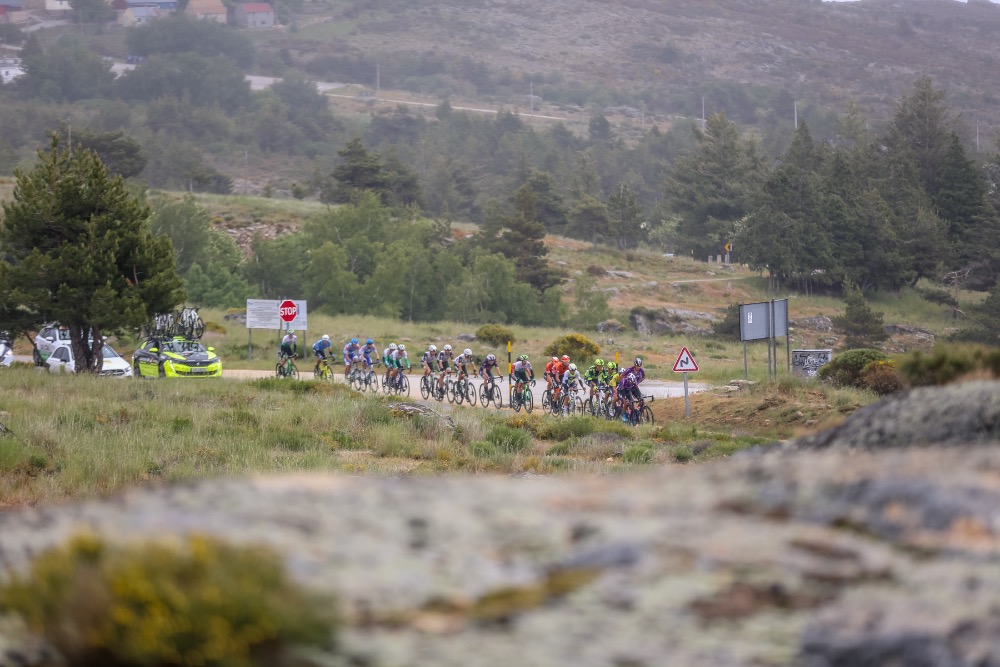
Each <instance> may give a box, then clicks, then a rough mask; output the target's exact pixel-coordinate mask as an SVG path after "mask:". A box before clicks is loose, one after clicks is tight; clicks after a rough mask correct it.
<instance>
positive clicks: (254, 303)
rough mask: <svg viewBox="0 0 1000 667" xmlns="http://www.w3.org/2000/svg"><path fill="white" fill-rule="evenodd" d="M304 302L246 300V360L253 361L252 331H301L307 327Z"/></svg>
mask: <svg viewBox="0 0 1000 667" xmlns="http://www.w3.org/2000/svg"><path fill="white" fill-rule="evenodd" d="M308 324H309V322H308V318H307V309H306V302H305V301H303V300H299V299H281V300H280V301H279V300H277V299H247V359H253V340H252V336H253V330H254V329H271V330H274V329H277V330H278V331H279V332H281V331H290V330H292V329H294V330H296V331H302V332H303V335H304V332H305V331H306V329H308V328H309V326H308Z"/></svg>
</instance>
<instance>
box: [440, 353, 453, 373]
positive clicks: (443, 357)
mask: <svg viewBox="0 0 1000 667" xmlns="http://www.w3.org/2000/svg"><path fill="white" fill-rule="evenodd" d="M451 360H452V356H451V352H448V351H447V350H441V351H440V352H438V356H437V362H438V365H439V367H440V368H441V370H443V371H446V370H448V365H449V364H450V363H451Z"/></svg>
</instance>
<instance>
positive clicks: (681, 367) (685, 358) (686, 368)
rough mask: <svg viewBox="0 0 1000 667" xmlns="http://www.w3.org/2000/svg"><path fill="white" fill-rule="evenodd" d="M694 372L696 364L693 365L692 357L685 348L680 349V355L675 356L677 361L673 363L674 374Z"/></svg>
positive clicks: (696, 367)
mask: <svg viewBox="0 0 1000 667" xmlns="http://www.w3.org/2000/svg"><path fill="white" fill-rule="evenodd" d="M696 370H698V364H696V363H695V361H694V357H692V356H691V353H690V352H688V349H687V347H682V348H681V353H680V354H678V355H677V361H675V362H674V372H675V373H693V372H695V371H696Z"/></svg>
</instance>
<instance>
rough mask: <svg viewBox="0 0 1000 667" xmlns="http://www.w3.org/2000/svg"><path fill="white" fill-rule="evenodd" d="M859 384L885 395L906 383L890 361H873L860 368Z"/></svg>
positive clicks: (897, 389)
mask: <svg viewBox="0 0 1000 667" xmlns="http://www.w3.org/2000/svg"><path fill="white" fill-rule="evenodd" d="M860 383H861V386H862V387H863V388H864V389H870V390H871V391H873V392H875V393H876V394H878V395H879V396H887V395H888V394H894V393H896V392H897V391H899V390H901V389H902V388H903V387H904V386H906V384H905V383H904V382H903V376H901V375H900V374H899V371H897V370H896V367H895V366H894V365H893V363H892V362H891V361H873V362H871V363H870V364H868V365H867V366H865V367H864V368H863V369H862V370H861V377H860Z"/></svg>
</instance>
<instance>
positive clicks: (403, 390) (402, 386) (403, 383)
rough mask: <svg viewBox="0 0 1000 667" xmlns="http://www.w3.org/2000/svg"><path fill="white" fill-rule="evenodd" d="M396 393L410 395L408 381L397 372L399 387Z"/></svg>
mask: <svg viewBox="0 0 1000 667" xmlns="http://www.w3.org/2000/svg"><path fill="white" fill-rule="evenodd" d="M396 393H397V394H399V395H400V396H402V395H404V394H405V395H406V396H409V395H410V381H409V380H408V379H407V377H406V376H405V375H403V374H402V373H400V374H399V389H398V390H397V391H396Z"/></svg>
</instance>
